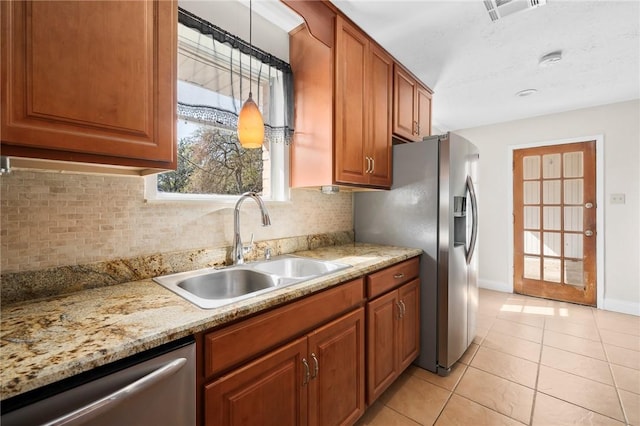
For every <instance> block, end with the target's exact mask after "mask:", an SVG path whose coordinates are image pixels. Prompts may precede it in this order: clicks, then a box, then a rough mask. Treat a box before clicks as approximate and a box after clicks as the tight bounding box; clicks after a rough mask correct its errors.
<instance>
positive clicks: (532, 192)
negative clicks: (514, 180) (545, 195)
mask: <svg viewBox="0 0 640 426" xmlns="http://www.w3.org/2000/svg"><path fill="white" fill-rule="evenodd" d="M523 190H524V203H525V204H540V182H537V181H536V182H524V188H523Z"/></svg>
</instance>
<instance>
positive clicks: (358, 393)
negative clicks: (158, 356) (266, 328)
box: [204, 308, 365, 426]
mask: <svg viewBox="0 0 640 426" xmlns="http://www.w3.org/2000/svg"><path fill="white" fill-rule="evenodd" d="M364 374H365V372H364V308H358V309H356V310H354V311H353V312H351V313H349V314H346V315H344V316H342V317H340V318H338V319H337V320H334V321H332V322H330V323H329V324H326V325H324V326H321V327H319V328H317V329H316V330H313V331H311V332H310V333H308V334H307V335H305V336H303V337H301V338H298V339H296V340H294V341H293V342H291V343H288V344H286V345H283V346H282V347H280V348H278V349H275V350H273V351H272V352H270V353H268V354H266V355H264V356H262V357H260V358H258V359H257V360H255V361H253V362H251V363H249V364H247V365H245V366H243V367H240V368H238V369H236V370H234V371H231V372H230V373H228V374H226V375H224V376H222V377H220V378H219V379H217V380H215V381H213V382H212V383H210V384H208V385H206V386H205V389H204V405H205V407H204V423H205V424H206V425H216V426H220V425H274V426H275V425H293V424H299V425H311V426H313V425H350V424H353V423H354V422H355V421H356V420H357V419H358V418H359V417H360V416H361V415H362V414H363V413H364V410H365V400H364V399H365V398H364Z"/></svg>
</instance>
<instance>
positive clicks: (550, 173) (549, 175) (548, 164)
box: [542, 154, 560, 179]
mask: <svg viewBox="0 0 640 426" xmlns="http://www.w3.org/2000/svg"><path fill="white" fill-rule="evenodd" d="M542 177H543V178H545V179H553V178H559V177H560V154H547V155H543V156H542Z"/></svg>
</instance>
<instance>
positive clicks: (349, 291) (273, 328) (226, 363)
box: [204, 278, 364, 377]
mask: <svg viewBox="0 0 640 426" xmlns="http://www.w3.org/2000/svg"><path fill="white" fill-rule="evenodd" d="M363 292H364V286H363V278H358V279H356V280H353V281H350V282H347V283H345V284H341V285H339V286H337V287H334V288H331V289H329V290H326V291H323V292H321V293H318V294H316V295H313V296H310V297H307V298H305V299H302V300H300V301H299V302H294V303H292V304H290V305H287V306H283V307H281V308H277V309H275V310H273V311H271V312H268V313H266V314H263V315H259V316H257V317H254V318H251V319H248V320H246V321H242V322H240V323H238V324H235V325H232V326H229V327H226V328H223V329H221V330H218V331H214V332H211V333H208V334H206V335H205V336H204V370H205V377H209V376H212V375H214V374H217V373H220V372H222V371H225V370H227V369H229V368H231V367H233V366H235V365H238V364H240V363H241V362H243V361H245V360H247V359H249V358H251V357H253V356H256V355H258V354H260V353H263V352H265V351H266V350H268V349H270V348H272V347H274V346H276V345H279V344H282V343H284V342H286V341H287V340H290V339H292V338H294V337H296V336H299V335H301V334H302V333H305V332H307V331H309V330H311V329H312V328H314V327H316V326H318V325H319V324H321V323H323V322H326V321H328V320H330V319H332V318H335V317H337V316H338V315H340V314H342V313H344V312H346V311H348V310H350V309H351V308H353V307H355V306H358V305H359V304H361V303H362V301H363V299H364V294H363Z"/></svg>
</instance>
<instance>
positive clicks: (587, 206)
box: [584, 203, 593, 209]
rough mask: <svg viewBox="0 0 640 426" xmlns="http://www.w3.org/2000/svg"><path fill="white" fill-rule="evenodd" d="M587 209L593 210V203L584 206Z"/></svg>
mask: <svg viewBox="0 0 640 426" xmlns="http://www.w3.org/2000/svg"><path fill="white" fill-rule="evenodd" d="M584 208H585V209H592V208H593V203H587V204H585V205H584Z"/></svg>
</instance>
